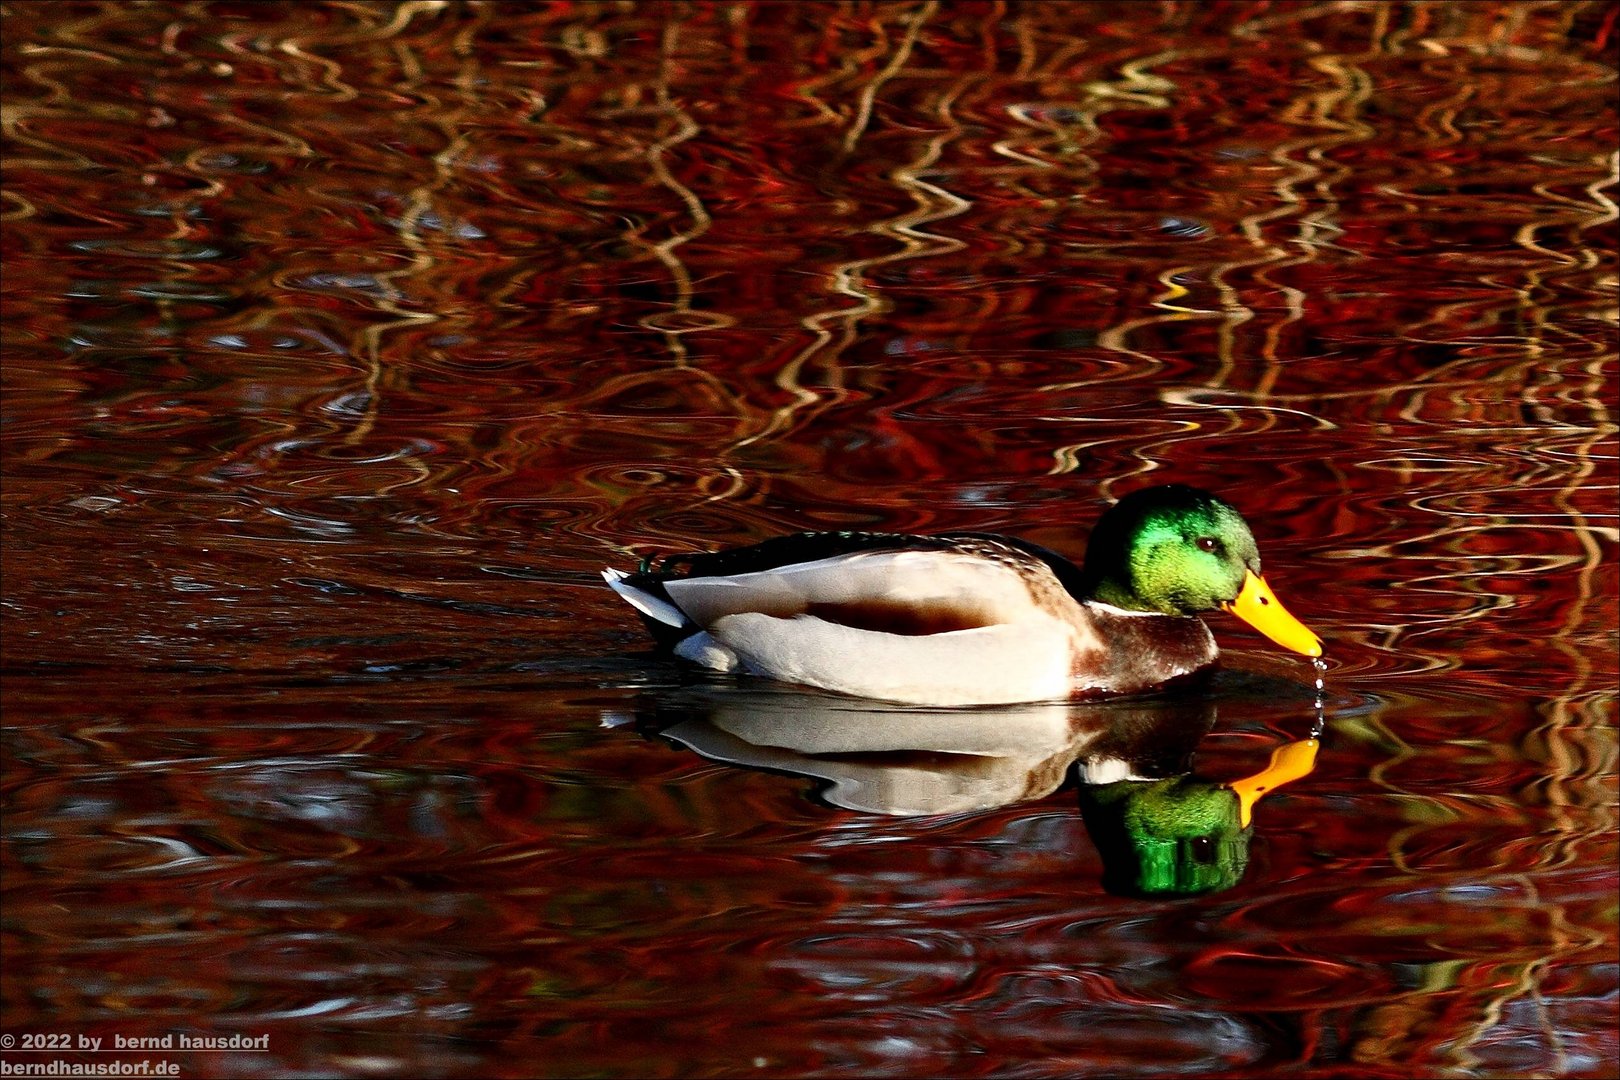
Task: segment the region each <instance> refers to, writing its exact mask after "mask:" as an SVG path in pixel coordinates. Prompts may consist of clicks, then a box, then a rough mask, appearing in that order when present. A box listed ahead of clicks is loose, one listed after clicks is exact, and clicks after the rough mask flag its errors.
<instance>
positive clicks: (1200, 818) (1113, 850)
mask: <svg viewBox="0 0 1620 1080" xmlns="http://www.w3.org/2000/svg"><path fill="white" fill-rule="evenodd" d="M1080 807H1081V810H1082V811H1083V813H1084V815H1085V821H1086V829H1087V831H1088V832H1090V834H1091V839H1092V842H1093V843H1095V844H1096V845H1097V850H1098V851H1099V852H1101V853H1102V857H1103V867H1104V871H1103V887H1104V888H1106V889H1107V890H1108V891H1109V892H1112V893H1118V894H1121V895H1126V896H1193V895H1197V894H1199V893H1210V892H1219V891H1220V890H1222V889H1230V888H1231V887H1232V886H1234V885H1236V884H1237V883H1238V882H1239V881H1241V880H1242V879H1243V873H1244V871H1245V870H1247V869H1248V866H1249V841H1250V839H1251V838H1252V837H1253V835H1254V830H1253V829H1252V828H1249V827H1246V826H1245V825H1243V824H1242V821H1241V818H1242V813H1241V806H1240V804H1239V800H1238V796H1237V794H1236V793H1235V792H1233V790H1232V789H1231V788H1230V787H1228V786H1226V785H1224V784H1216V783H1212V782H1210V781H1207V780H1196V779H1194V778H1193V777H1191V776H1177V777H1172V778H1170V779H1168V780H1121V781H1119V782H1117V783H1113V784H1102V785H1098V786H1095V787H1089V788H1082V789H1081V793H1080Z"/></svg>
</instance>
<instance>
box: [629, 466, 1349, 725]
mask: <svg viewBox="0 0 1620 1080" xmlns="http://www.w3.org/2000/svg"><path fill="white" fill-rule="evenodd" d="M602 576H603V578H604V579H605V581H606V582H607V584H608V586H609V587H611V588H612V589H613V591H614V592H615V593H617V594H618V595H619V596H620V597H622V598H623V599H624V600H625V601H626V602H628V603H629V604H630V606H631V607H633V608H634V609H635V610H636V611H637V612H639V613H640V615H641V617H642V621H643V622H644V623H645V624H646V626H647V628H648V630H649V631H650V632H651V634H652V636H653V639H654V642H655V643H656V644H657V645H658V646H659V647H660V648H663V649H666V650H668V651H669V652H671V653H673V654H674V655H675V656H677V657H679V658H681V659H682V660H685V661H687V662H689V663H692V664H695V665H697V666H698V667H701V668H706V669H709V670H712V671H718V672H733V673H742V674H747V675H753V676H763V677H766V678H769V679H773V680H777V681H779V682H784V683H793V684H798V685H800V686H808V687H814V688H817V689H820V690H826V691H830V692H833V693H836V694H844V695H849V696H853V697H858V698H868V699H873V700H879V701H888V702H896V703H901V704H910V705H928V706H974V705H1010V704H1020V703H1030V702H1040V701H1057V700H1073V699H1077V698H1079V699H1085V698H1100V697H1109V696H1117V695H1126V694H1141V693H1146V692H1149V691H1154V690H1158V689H1161V688H1163V687H1166V686H1168V685H1170V684H1172V683H1176V682H1180V681H1182V680H1185V679H1187V678H1189V677H1190V676H1193V675H1196V674H1198V673H1201V672H1204V671H1206V670H1207V669H1209V668H1210V667H1212V666H1213V665H1214V664H1215V663H1216V660H1217V658H1218V657H1219V649H1218V647H1217V646H1216V643H1215V638H1214V636H1213V635H1212V634H1211V633H1210V630H1209V627H1208V626H1207V625H1205V623H1204V621H1203V619H1202V618H1200V616H1201V615H1203V614H1205V613H1207V612H1212V611H1216V610H1222V611H1226V612H1228V613H1230V614H1232V615H1235V616H1237V617H1238V618H1239V619H1241V620H1243V621H1244V622H1246V623H1248V624H1249V625H1250V626H1252V627H1254V628H1255V629H1256V630H1258V631H1259V632H1260V633H1262V634H1264V635H1265V636H1266V637H1268V638H1270V639H1271V640H1272V641H1273V642H1275V643H1277V644H1278V645H1280V646H1282V647H1283V648H1286V649H1291V650H1293V651H1294V652H1297V653H1300V654H1302V655H1304V656H1309V657H1312V658H1316V657H1320V656H1321V655H1322V651H1323V649H1322V640H1321V638H1320V637H1318V636H1317V635H1316V634H1315V633H1313V632H1312V631H1310V630H1309V629H1307V628H1306V627H1305V625H1304V624H1303V623H1301V622H1300V621H1299V620H1298V619H1296V618H1295V617H1294V616H1293V615H1291V614H1290V613H1289V612H1288V610H1287V609H1286V608H1285V607H1284V606H1283V605H1282V603H1281V601H1279V600H1278V599H1277V597H1276V595H1275V594H1274V593H1273V592H1272V590H1271V587H1270V585H1269V584H1267V582H1266V579H1265V577H1264V576H1263V575H1262V573H1261V569H1260V553H1259V547H1258V545H1257V544H1256V542H1255V538H1254V534H1253V532H1252V531H1251V529H1250V528H1249V525H1248V523H1247V522H1246V521H1244V519H1243V516H1242V515H1241V514H1240V513H1239V512H1238V511H1237V509H1236V508H1234V507H1233V506H1232V504H1231V503H1229V502H1227V501H1226V500H1224V499H1221V498H1219V497H1218V496H1215V495H1213V494H1211V493H1209V492H1207V491H1203V490H1201V489H1198V488H1194V487H1190V486H1187V485H1184V484H1162V485H1158V486H1155V487H1149V488H1144V489H1141V490H1138V491H1136V492H1133V493H1131V494H1129V495H1126V496H1125V497H1124V498H1122V499H1120V500H1119V501H1118V502H1116V503H1115V504H1114V505H1113V506H1111V507H1109V508H1108V509H1107V510H1106V511H1105V512H1104V513H1103V514H1102V516H1101V517H1100V518H1099V519H1098V520H1097V524H1096V525H1095V526H1094V527H1093V529H1092V531H1091V535H1090V537H1089V538H1088V540H1087V544H1086V550H1085V557H1084V560H1083V562H1082V564H1081V565H1079V566H1076V565H1075V564H1074V563H1073V562H1071V561H1070V560H1069V559H1067V558H1065V557H1064V556H1062V555H1060V554H1058V553H1057V552H1054V551H1052V550H1050V549H1048V548H1045V547H1043V546H1041V545H1039V544H1036V543H1032V542H1031V541H1028V540H1024V539H1021V538H1018V537H1013V536H1005V535H1000V534H997V533H984V532H947V533H939V534H932V535H923V534H910V533H889V532H802V533H796V534H792V535H788V536H781V537H775V538H773V539H769V540H765V541H763V542H760V543H757V544H752V545H748V546H746V547H735V548H727V549H723V550H720V551H709V552H690V553H685V554H677V555H670V556H666V557H664V558H661V559H656V560H655V559H647V560H643V562H642V564H641V566H640V567H639V568H638V569H637V570H636V571H634V572H629V571H624V570H618V569H612V568H609V569H605V570H603V571H602Z"/></svg>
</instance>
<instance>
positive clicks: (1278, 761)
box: [1228, 627, 1321, 828]
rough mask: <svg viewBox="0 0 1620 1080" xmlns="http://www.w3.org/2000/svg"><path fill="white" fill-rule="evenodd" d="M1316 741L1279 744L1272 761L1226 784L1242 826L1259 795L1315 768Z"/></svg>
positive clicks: (1244, 824) (1317, 743)
mask: <svg viewBox="0 0 1620 1080" xmlns="http://www.w3.org/2000/svg"><path fill="white" fill-rule="evenodd" d="M1301 629H1303V627H1302V628H1301ZM1319 745H1321V744H1320V743H1319V742H1318V741H1317V740H1315V739H1303V740H1301V741H1299V742H1291V743H1286V744H1284V745H1283V746H1279V747H1277V749H1275V750H1273V751H1272V752H1271V764H1269V765H1267V766H1266V767H1265V769H1263V770H1262V771H1260V772H1257V773H1255V774H1254V775H1253V776H1245V777H1244V778H1243V779H1242V780H1234V781H1232V783H1231V784H1229V785H1228V786H1229V787H1230V788H1231V789H1232V790H1233V791H1235V792H1237V797H1238V808H1239V812H1240V817H1241V819H1242V822H1243V827H1244V828H1248V827H1249V817H1250V816H1251V814H1252V813H1253V811H1254V804H1255V803H1257V802H1259V801H1260V796H1262V795H1264V794H1265V793H1266V792H1268V791H1276V790H1277V789H1278V788H1280V787H1282V786H1283V785H1284V784H1286V783H1288V782H1289V781H1290V780H1298V779H1299V778H1300V777H1302V776H1309V775H1310V772H1311V770H1312V769H1314V768H1316V748H1317V747H1318V746H1319Z"/></svg>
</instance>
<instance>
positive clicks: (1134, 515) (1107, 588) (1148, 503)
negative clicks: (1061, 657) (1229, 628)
mask: <svg viewBox="0 0 1620 1080" xmlns="http://www.w3.org/2000/svg"><path fill="white" fill-rule="evenodd" d="M1250 572H1252V573H1253V574H1254V575H1255V576H1257V577H1258V576H1259V574H1260V549H1259V548H1258V547H1257V546H1256V545H1255V542H1254V534H1253V533H1252V532H1250V531H1249V526H1248V524H1247V523H1246V522H1245V521H1244V520H1243V517H1242V515H1241V514H1239V513H1238V512H1237V511H1236V510H1234V509H1233V508H1232V506H1231V505H1230V504H1229V503H1227V502H1225V501H1223V500H1221V499H1218V498H1216V497H1215V496H1214V495H1211V494H1209V493H1208V492H1206V491H1199V490H1198V489H1197V488H1190V487H1186V486H1185V485H1182V484H1164V485H1162V486H1160V487H1152V488H1146V489H1144V490H1142V491H1137V492H1133V493H1131V494H1130V495H1127V496H1125V497H1124V498H1123V499H1121V500H1120V501H1119V502H1117V503H1115V504H1114V505H1113V506H1112V507H1110V508H1109V509H1108V512H1107V513H1105V514H1103V516H1102V517H1101V518H1100V519H1099V520H1098V522H1097V527H1096V528H1095V529H1093V530H1092V533H1091V539H1090V541H1089V542H1088V543H1087V545H1086V566H1085V577H1086V580H1087V583H1088V584H1089V585H1090V586H1091V590H1092V593H1091V595H1092V597H1093V598H1094V599H1097V600H1101V601H1102V602H1104V603H1106V604H1112V605H1114V606H1115V607H1119V608H1124V609H1125V610H1127V611H1152V612H1157V613H1159V614H1162V615H1196V614H1198V613H1199V612H1202V611H1212V610H1214V609H1215V608H1217V607H1220V606H1222V605H1224V604H1230V603H1232V601H1234V600H1236V599H1237V596H1238V593H1240V592H1241V591H1242V590H1243V582H1244V576H1245V574H1247V573H1250Z"/></svg>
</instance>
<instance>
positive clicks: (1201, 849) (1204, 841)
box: [1189, 836, 1215, 866]
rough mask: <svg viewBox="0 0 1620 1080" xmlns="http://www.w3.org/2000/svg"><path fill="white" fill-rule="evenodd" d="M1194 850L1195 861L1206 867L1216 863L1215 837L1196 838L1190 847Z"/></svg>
mask: <svg viewBox="0 0 1620 1080" xmlns="http://www.w3.org/2000/svg"><path fill="white" fill-rule="evenodd" d="M1189 846H1190V847H1191V848H1192V857H1193V859H1194V861H1196V862H1201V863H1203V864H1204V865H1205V866H1208V865H1209V864H1210V863H1212V862H1214V861H1215V838H1214V837H1213V836H1195V837H1193V838H1192V843H1191V845H1189Z"/></svg>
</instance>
